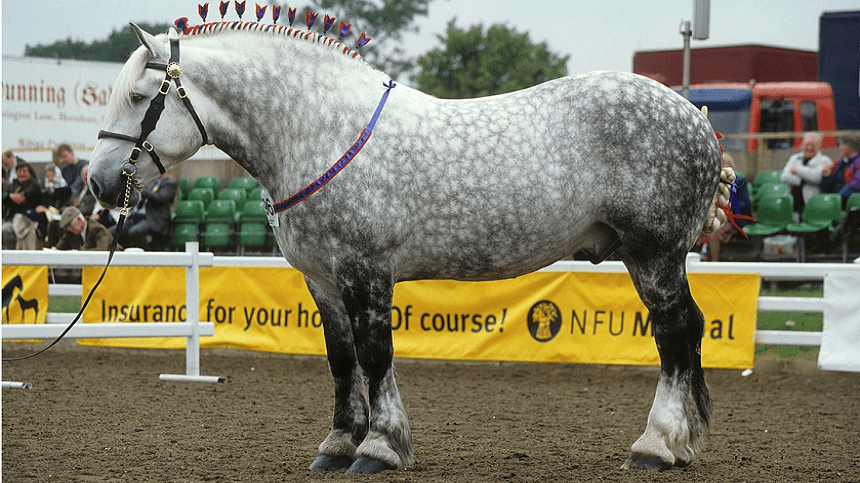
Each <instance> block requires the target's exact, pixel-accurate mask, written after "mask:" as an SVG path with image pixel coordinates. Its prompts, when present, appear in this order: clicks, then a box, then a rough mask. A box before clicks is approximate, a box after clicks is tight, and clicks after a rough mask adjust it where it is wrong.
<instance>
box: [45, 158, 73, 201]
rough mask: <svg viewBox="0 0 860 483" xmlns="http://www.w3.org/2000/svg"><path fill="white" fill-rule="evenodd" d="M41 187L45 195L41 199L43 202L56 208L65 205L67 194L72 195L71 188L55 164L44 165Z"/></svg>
mask: <svg viewBox="0 0 860 483" xmlns="http://www.w3.org/2000/svg"><path fill="white" fill-rule="evenodd" d="M42 188H43V189H44V190H45V191H44V193H45V195H46V196H45V199H43V200H42V201H43V204H44V205H46V206H53V207H54V208H57V209H59V208H60V207H61V206H63V205H65V204H66V201H67V200H68V199H69V196H71V195H72V190H71V188H69V185H68V184H67V183H66V180H65V178H63V175H62V173H61V172H60V168H58V167H57V166H51V165H48V166H46V167H45V182H44V183H43V184H42Z"/></svg>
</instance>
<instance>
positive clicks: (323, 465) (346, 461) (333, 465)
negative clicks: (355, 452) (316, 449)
mask: <svg viewBox="0 0 860 483" xmlns="http://www.w3.org/2000/svg"><path fill="white" fill-rule="evenodd" d="M351 464H352V458H350V457H349V456H343V455H332V454H321V455H319V456H317V459H315V460H314V462H313V463H311V467H310V470H311V471H337V470H342V469H344V468H349V465H351Z"/></svg>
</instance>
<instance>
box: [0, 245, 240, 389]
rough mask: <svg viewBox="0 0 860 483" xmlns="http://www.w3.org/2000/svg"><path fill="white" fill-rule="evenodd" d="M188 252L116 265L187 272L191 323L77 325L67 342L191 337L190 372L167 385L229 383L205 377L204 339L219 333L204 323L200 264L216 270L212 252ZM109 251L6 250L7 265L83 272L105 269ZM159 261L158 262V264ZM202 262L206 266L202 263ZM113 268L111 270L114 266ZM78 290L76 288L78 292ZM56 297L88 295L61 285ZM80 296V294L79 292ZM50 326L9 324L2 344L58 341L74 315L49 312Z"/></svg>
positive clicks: (121, 257) (132, 255) (191, 248)
mask: <svg viewBox="0 0 860 483" xmlns="http://www.w3.org/2000/svg"><path fill="white" fill-rule="evenodd" d="M186 250H187V252H186V253H181V252H165V253H162V252H159V253H152V252H150V253H146V252H143V253H140V252H117V253H116V254H115V255H114V258H113V261H112V262H111V265H112V266H167V267H185V268H186V293H185V303H186V315H187V317H186V321H185V322H142V323H97V324H84V323H78V324H76V325H75V326H74V327H73V328H72V330H70V331H69V333H68V334H66V336H65V338H67V339H85V338H96V339H101V338H123V337H185V338H186V347H185V351H186V361H185V369H186V374H184V375H178V374H162V375H161V376H160V378H161V379H162V380H165V381H187V382H224V381H225V379H224V378H221V377H215V376H201V375H200V337H201V336H212V335H214V334H215V324H213V323H211V322H203V323H201V322H200V316H199V311H200V293H199V290H200V278H199V273H200V266H201V265H205V266H212V264H213V256H212V254H211V253H204V254H201V253H199V250H198V244H197V243H196V242H194V243H193V244H189V245H186ZM107 257H108V254H107V252H95V251H93V252H87V251H79V252H69V251H65V252H64V251H37V250H4V251H3V265H14V266H17V265H30V266H33V265H35V266H49V267H67V268H80V267H89V266H104V265H105V263H106V262H107ZM154 260H157V262H155V263H154ZM201 260H202V261H203V263H201ZM108 270H110V268H108ZM72 287H75V289H72ZM57 292H59V293H52V290H51V286H50V285H49V287H48V293H49V295H50V294H55V295H60V294H62V295H77V296H82V295H83V294H82V293H81V286H80V285H61V286H60V287H58V290H57ZM75 292H76V293H75ZM47 319H48V320H47V323H46V324H3V325H2V340H21V339H43V340H51V339H56V338H57V337H59V335H60V334H61V333H62V332H63V330H64V329H65V328H66V327H67V326H68V324H70V323H71V322H72V320H73V319H74V316H73V314H61V313H48V314H47Z"/></svg>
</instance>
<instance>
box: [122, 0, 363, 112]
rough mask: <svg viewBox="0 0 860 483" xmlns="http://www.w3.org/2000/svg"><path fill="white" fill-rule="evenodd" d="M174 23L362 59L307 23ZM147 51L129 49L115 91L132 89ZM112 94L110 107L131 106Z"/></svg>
mask: <svg viewBox="0 0 860 483" xmlns="http://www.w3.org/2000/svg"><path fill="white" fill-rule="evenodd" d="M222 3H223V2H222ZM315 18H316V17H315V16H314V19H315ZM328 18H329V17H328V16H326V20H328ZM331 22H332V23H333V22H334V18H331ZM175 25H176V26H177V28H179V29H180V30H181V31H182V36H183V37H193V36H204V35H217V34H220V33H223V32H229V31H233V32H256V33H259V34H262V35H270V36H273V37H278V36H281V37H290V38H293V39H296V40H299V41H304V42H308V43H310V44H316V45H319V46H321V47H324V48H328V49H330V50H331V51H333V52H336V53H340V54H342V55H345V56H347V57H349V58H352V59H356V60H359V61H362V62H364V59H363V57H362V56H361V54H360V53H358V51H356V50H353V49H351V48H349V47H348V46H347V45H346V44H344V43H342V42H339V41H337V40H335V39H333V38H331V37H328V36H327V35H325V33H318V32H313V31H311V30H310V27H308V29H307V30H302V29H298V28H293V27H292V26H289V27H287V26H285V25H274V24H264V23H260V22H244V21H241V20H237V21H220V22H209V23H203V24H200V25H194V26H187V18H184V17H183V18H182V19H179V20H177V21H176V22H175ZM311 25H313V23H311ZM341 28H343V26H341ZM327 30H328V29H326V31H327ZM347 31H348V28H347ZM326 33H327V32H326ZM344 35H345V33H344ZM165 36H167V34H166V33H164V34H160V35H158V36H157V38H164V37H165ZM369 41H370V38H369V37H366V36H365V34H364V33H362V35H361V38H360V39H359V45H360V46H361V45H365V44H367V42H369ZM148 55H149V54H148V52H147V51H146V49H144V48H139V49H137V50H135V51H134V52H132V54H131V56H130V57H129V60H128V62H127V63H126V68H124V69H123V72H121V73H120V76H119V77H118V78H117V81H116V90H117V91H118V92H131V90H132V89H133V88H134V83H135V82H136V81H137V80H138V79H139V78H140V77H141V76H142V75H143V71H144V69H145V64H146V59H147V56H148ZM111 98H112V99H117V101H114V106H113V107H114V108H115V109H116V108H123V107H131V101H130V100H129V97H128V96H111ZM120 99H122V100H123V101H124V104H123V105H119V104H117V103H118V102H123V101H120Z"/></svg>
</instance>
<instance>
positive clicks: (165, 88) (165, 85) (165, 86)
mask: <svg viewBox="0 0 860 483" xmlns="http://www.w3.org/2000/svg"><path fill="white" fill-rule="evenodd" d="M168 92H170V81H169V80H167V79H164V81H162V83H161V87H159V88H158V93H159V94H161V95H162V96H166V95H167V93H168Z"/></svg>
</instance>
